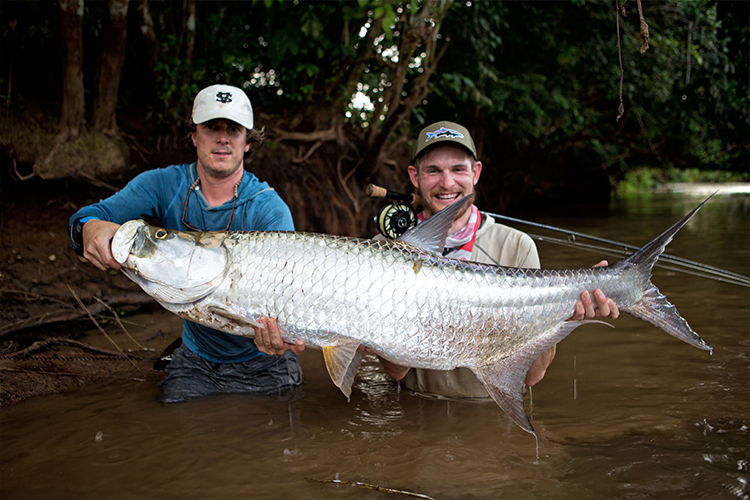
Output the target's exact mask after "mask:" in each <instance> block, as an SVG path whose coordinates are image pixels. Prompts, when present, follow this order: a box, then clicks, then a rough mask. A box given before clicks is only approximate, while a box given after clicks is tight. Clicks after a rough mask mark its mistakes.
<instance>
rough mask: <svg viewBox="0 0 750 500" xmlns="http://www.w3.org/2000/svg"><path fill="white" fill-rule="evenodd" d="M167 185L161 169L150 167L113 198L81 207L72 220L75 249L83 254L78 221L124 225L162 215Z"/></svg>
mask: <svg viewBox="0 0 750 500" xmlns="http://www.w3.org/2000/svg"><path fill="white" fill-rule="evenodd" d="M165 187H166V186H164V179H163V176H162V175H161V172H160V171H159V170H149V171H147V172H144V173H142V174H140V175H138V176H137V177H135V178H134V179H133V180H131V181H130V182H129V183H128V184H127V185H126V186H125V187H124V188H122V189H121V190H120V191H118V192H117V193H115V194H113V195H112V196H110V197H109V198H106V199H104V200H100V201H99V202H98V203H94V204H92V205H88V206H86V207H83V208H81V209H80V210H78V211H77V212H76V213H74V214H73V215H72V216H71V217H70V220H69V221H68V235H69V236H70V242H71V246H72V247H73V250H74V251H75V252H76V253H77V254H78V255H82V252H83V248H82V241H81V234H80V232H81V231H80V229H81V224H76V222H77V221H79V220H84V221H88V220H90V219H92V218H94V219H99V220H106V221H109V222H114V223H116V224H122V223H124V222H127V221H129V220H133V219H148V218H158V215H159V213H160V206H159V200H160V196H159V193H160V192H163V190H164V188H165Z"/></svg>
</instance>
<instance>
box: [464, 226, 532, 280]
mask: <svg viewBox="0 0 750 500" xmlns="http://www.w3.org/2000/svg"><path fill="white" fill-rule="evenodd" d="M477 246H479V247H480V249H481V250H480V252H482V251H484V252H487V253H489V254H490V255H491V256H492V257H493V259H495V260H497V261H498V262H499V264H500V265H501V266H508V267H526V268H538V267H540V264H539V253H538V252H537V248H536V244H535V243H534V240H533V239H532V238H531V236H529V235H528V234H526V233H524V232H523V231H519V230H518V229H514V228H512V227H509V226H506V225H505V224H500V223H499V222H497V221H495V219H493V218H492V217H490V216H487V220H486V221H485V223H484V224H482V227H481V228H480V229H479V231H478V232H477ZM474 253H475V254H477V249H475V250H474ZM482 253H483V252H482ZM477 258H478V259H481V255H480V254H477ZM472 259H474V254H472ZM484 259H485V260H478V261H479V262H485V263H491V262H490V261H489V260H488V259H487V258H486V257H485V258H484Z"/></svg>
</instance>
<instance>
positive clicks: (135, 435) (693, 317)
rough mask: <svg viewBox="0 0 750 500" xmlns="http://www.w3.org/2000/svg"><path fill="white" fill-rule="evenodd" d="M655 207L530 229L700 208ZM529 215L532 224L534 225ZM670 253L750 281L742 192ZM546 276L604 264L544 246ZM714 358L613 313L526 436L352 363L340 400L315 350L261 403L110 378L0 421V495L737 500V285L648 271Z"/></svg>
mask: <svg viewBox="0 0 750 500" xmlns="http://www.w3.org/2000/svg"><path fill="white" fill-rule="evenodd" d="M698 201H699V200H697V199H696V198H694V197H690V196H683V195H674V194H669V195H649V196H643V197H638V198H633V199H629V200H621V201H618V202H616V203H613V205H612V207H611V208H610V212H609V213H606V214H603V215H600V214H598V213H595V212H592V211H591V210H590V209H586V210H581V211H577V210H575V208H573V209H571V211H570V212H569V213H568V214H562V213H560V212H559V211H558V212H556V213H547V214H544V215H543V216H542V215H541V214H540V216H539V217H536V220H539V221H540V222H544V223H548V224H553V225H557V226H563V227H568V228H570V229H574V230H578V231H582V232H588V233H593V234H596V235H598V236H602V237H606V238H610V239H616V240H622V241H626V242H628V243H633V244H641V243H645V242H647V241H649V240H650V239H651V238H652V237H653V236H655V235H656V234H658V233H660V232H661V231H663V230H664V229H665V228H666V227H668V226H670V225H671V224H672V223H673V222H675V221H676V220H677V219H679V218H680V217H681V216H682V215H684V213H686V212H687V211H689V210H690V209H692V208H693V207H694V206H695V205H696V204H697V202H698ZM528 217H529V218H531V216H528ZM668 251H669V252H670V253H672V254H675V255H679V256H683V257H686V258H689V259H691V260H697V261H701V262H705V263H708V264H711V265H714V266H717V267H724V268H728V269H731V270H734V271H736V272H739V273H742V274H745V275H750V197H748V196H744V197H736V196H731V197H729V196H726V197H721V196H717V197H715V198H714V200H712V201H711V202H710V203H709V204H707V205H706V206H705V207H704V209H703V210H702V211H701V212H700V213H699V214H698V216H696V218H695V219H694V221H693V222H691V224H690V225H689V226H688V227H686V228H684V229H683V230H682V231H681V232H680V233H679V234H678V236H677V237H676V238H675V241H674V242H673V243H672V244H671V245H670V247H669V249H668ZM540 252H541V254H542V262H543V264H544V265H545V267H577V266H587V265H591V264H593V263H594V262H596V261H598V256H593V255H587V254H581V253H580V252H577V251H574V250H571V249H567V248H560V247H554V246H540ZM654 282H655V283H656V284H657V286H659V288H660V289H661V290H662V291H663V292H664V293H665V294H666V295H667V296H668V297H669V298H670V300H671V302H672V303H674V304H675V305H676V306H677V308H678V309H679V310H680V311H681V313H682V314H683V316H685V317H686V319H688V321H689V322H690V324H691V326H692V327H693V328H694V330H695V331H697V332H699V333H700V334H701V336H702V337H703V338H704V339H705V340H706V341H707V342H708V343H709V344H711V345H712V346H713V347H714V349H715V350H714V354H713V355H709V354H708V353H707V352H704V351H700V350H698V349H694V348H692V347H690V346H688V345H686V344H684V343H682V342H680V341H678V340H676V339H674V338H672V337H670V336H669V335H667V334H665V333H663V332H661V331H660V330H658V329H656V328H654V327H652V326H650V325H647V324H645V323H643V322H640V321H638V320H635V319H634V318H631V317H629V316H627V315H624V317H622V318H621V319H618V320H617V321H616V322H614V324H615V326H616V328H615V329H610V328H607V327H605V326H602V325H587V326H585V327H582V328H580V329H578V330H576V332H575V333H574V334H573V335H571V336H570V337H568V338H567V339H566V340H565V341H564V342H562V343H561V344H560V346H559V348H558V354H557V358H556V360H555V362H554V363H553V364H552V366H551V367H550V370H549V372H548V375H547V377H546V378H545V380H544V381H543V382H542V383H541V384H539V385H538V386H536V387H535V388H534V390H533V408H532V409H531V412H530V413H531V416H532V420H533V423H534V426H535V428H536V429H537V431H538V434H539V436H540V443H539V459H538V460H537V455H536V443H535V441H534V439H533V437H531V436H530V435H529V434H526V433H525V432H523V431H522V430H521V429H520V428H518V426H516V425H515V424H514V423H512V421H511V420H510V419H509V418H508V417H507V416H506V415H505V414H504V413H503V412H502V411H501V410H499V409H498V408H497V406H496V405H494V404H483V403H463V404H462V403H456V402H446V401H432V400H424V399H417V398H414V397H411V396H409V395H408V394H405V393H403V392H399V390H398V385H397V384H396V383H394V382H393V381H391V380H390V379H388V378H387V377H386V376H385V375H384V374H383V373H382V372H381V371H380V369H379V367H378V365H377V362H376V361H374V360H373V359H372V358H371V357H366V358H365V361H364V363H363V366H362V371H361V373H360V376H359V377H358V378H357V380H356V382H355V386H354V391H353V392H352V396H351V400H350V401H347V399H346V398H345V397H344V396H343V395H342V394H341V392H340V391H339V390H338V389H337V388H336V387H335V386H334V385H333V384H332V383H331V382H330V379H329V378H328V375H327V372H326V370H325V367H324V365H323V361H322V356H321V355H320V353H319V352H317V351H313V350H308V351H306V352H305V353H304V354H303V357H302V363H303V367H304V370H305V383H304V384H303V385H302V386H301V387H300V388H297V389H295V390H294V391H291V392H288V393H283V394H278V395H272V396H246V395H243V396H239V395H224V396H217V397H212V398H205V399H201V400H195V401H191V402H188V403H183V404H177V405H163V404H161V403H158V402H157V400H156V396H157V389H156V384H155V381H154V377H155V374H151V375H150V376H149V379H150V380H149V381H147V382H135V381H112V382H110V383H105V384H101V385H97V386H94V387H86V388H84V389H82V390H81V391H78V392H75V393H72V394H65V395H56V396H50V397H44V398H37V399H35V400H30V401H27V402H24V403H21V404H18V405H14V406H11V407H5V408H0V439H1V442H2V448H1V449H0V497H2V498H4V499H5V498H9V499H15V498H22V499H33V498H59V499H64V498H93V497H97V498H98V497H102V496H105V497H107V498H154V497H159V498H166V499H169V498H186V497H188V498H239V497H250V498H306V499H318V498H319V499H330V498H336V499H339V498H340V499H347V498H356V499H363V498H364V499H368V498H372V499H380V498H385V495H384V494H383V493H381V492H377V491H372V490H364V489H361V488H356V487H353V486H350V485H334V484H329V483H316V482H310V481H307V479H308V478H311V479H318V480H326V479H335V478H338V479H342V480H346V481H352V482H354V481H361V482H365V483H370V484H377V485H380V486H383V487H389V488H396V489H403V490H407V491H412V492H418V493H423V494H427V495H431V496H433V497H435V498H440V499H448V498H476V499H490V498H514V499H524V498H537V499H545V498H554V499H574V498H575V499H578V498H639V499H640V498H660V499H662V498H685V499H687V498H690V499H693V498H697V499H701V498H718V499H731V498H734V499H736V498H748V495H750V489H749V488H748V486H747V484H748V481H749V480H750V472H749V471H748V461H749V460H750V458H749V457H748V451H747V450H748V449H750V446H748V445H749V444H750V443H749V442H748V441H749V439H750V430H749V429H748V425H750V422H748V419H749V416H750V383H749V380H748V373H750V366H749V365H750V362H749V361H750V335H749V334H750V290H748V289H746V288H740V287H737V286H734V285H728V284H726V283H719V282H714V281H709V280H705V279H700V278H697V277H693V276H685V275H680V274H676V273H674V272H672V271H665V270H659V269H657V270H656V271H655V276H654Z"/></svg>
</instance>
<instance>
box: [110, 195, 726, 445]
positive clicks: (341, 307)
mask: <svg viewBox="0 0 750 500" xmlns="http://www.w3.org/2000/svg"><path fill="white" fill-rule="evenodd" d="M469 198H470V196H469V197H466V198H464V199H463V200H459V201H457V202H456V203H453V204H452V205H451V206H449V207H448V208H446V209H444V210H442V211H440V212H439V213H438V214H436V215H434V216H433V217H430V218H428V219H427V220H426V221H424V222H423V223H421V224H419V225H417V226H416V227H414V228H412V229H410V230H409V231H407V232H406V233H404V234H403V235H402V236H401V237H400V238H399V239H398V240H371V239H360V238H349V237H342V236H332V235H325V234H311V233H301V232H205V233H197V232H181V231H173V230H169V229H164V228H159V227H153V226H150V225H148V224H146V223H145V222H143V221H141V220H136V221H129V222H126V223H125V224H123V225H122V226H121V227H120V228H119V230H118V231H117V233H116V234H115V237H114V239H113V240H112V252H113V255H114V257H115V259H116V260H117V261H118V262H119V263H120V264H121V265H122V269H123V272H125V274H127V275H128V277H130V278H131V279H132V280H133V281H135V282H136V283H138V284H139V285H140V286H141V287H142V288H143V289H144V290H145V291H146V292H147V293H148V294H150V295H151V296H152V297H154V298H155V299H156V300H157V301H158V302H159V303H160V304H161V305H162V306H164V307H165V308H166V309H167V310H169V311H172V312H173V313H175V314H177V315H179V316H181V317H183V318H186V319H189V320H191V321H195V322H196V323H200V324H202V325H206V326H209V327H211V328H216V329H218V330H221V331H224V332H228V333H231V334H236V335H243V336H248V337H252V336H253V335H254V330H253V326H257V325H259V324H258V320H259V318H260V317H261V316H269V317H274V318H276V319H277V321H278V323H279V326H280V329H281V332H282V337H283V339H284V340H285V341H286V342H289V343H294V342H296V341H297V340H299V339H302V340H304V341H305V343H306V344H307V345H308V346H314V347H318V348H321V349H322V350H323V353H324V357H325V363H326V367H327V368H328V372H329V374H330V376H331V378H332V380H333V382H334V383H335V384H336V386H338V387H339V388H340V389H341V391H342V392H343V393H344V394H345V395H347V396H349V395H350V393H351V386H352V382H353V379H354V376H355V374H356V372H357V368H358V365H359V362H360V358H361V354H360V351H358V347H359V346H360V345H364V346H366V347H369V348H370V349H372V350H373V351H374V352H375V353H377V354H378V355H379V356H381V357H383V358H385V359H387V360H389V361H391V362H393V363H397V364H399V365H404V366H411V367H420V368H430V369H436V370H451V369H453V368H456V367H466V368H470V369H471V370H472V371H473V372H474V373H475V374H476V376H477V377H478V378H479V380H480V381H481V382H482V383H483V384H484V386H485V387H486V388H487V391H488V392H489V394H490V395H491V396H492V398H493V399H494V400H495V401H496V402H497V404H498V405H500V407H501V408H502V409H503V410H505V411H506V412H507V413H508V414H509V415H510V416H511V417H512V418H513V419H514V420H515V421H516V422H517V423H518V424H519V425H520V426H521V427H522V428H523V429H524V430H526V431H528V432H531V433H534V429H533V427H532V425H531V421H530V420H529V417H528V415H527V414H526V412H525V410H524V403H523V387H524V379H525V376H526V372H527V371H528V370H529V367H530V366H531V364H532V363H533V361H534V360H535V359H536V358H537V357H539V355H541V354H542V353H543V352H545V351H547V350H548V349H550V348H551V347H552V346H554V345H555V344H557V343H558V342H560V341H561V340H562V339H564V338H565V337H566V336H567V335H568V334H569V333H570V332H572V331H573V330H574V329H575V328H576V327H578V326H580V325H582V324H584V323H588V322H591V321H586V320H584V321H569V320H568V319H569V318H570V317H571V315H572V313H573V310H574V305H575V303H576V301H577V300H578V299H579V297H580V294H581V292H583V291H584V290H588V291H589V292H590V293H592V292H593V290H594V289H595V288H600V289H601V290H602V291H603V292H604V294H605V295H606V296H607V297H610V298H612V299H613V300H614V301H615V303H616V304H617V306H618V307H619V309H620V311H624V312H627V313H629V314H632V315H633V316H635V317H637V318H640V319H642V320H645V321H647V322H649V323H652V324H653V325H655V326H657V327H659V328H661V329H662V330H664V331H665V332H667V333H669V334H670V335H672V336H674V337H676V338H678V339H680V340H683V341H685V342H687V343H688V344H690V345H693V346H695V347H697V348H699V349H705V350H710V349H711V348H710V347H709V346H707V345H706V343H705V342H704V341H703V340H702V339H701V338H700V336H699V335H698V334H697V333H695V332H694V331H693V330H692V329H691V328H690V326H689V325H688V324H687V322H686V321H685V320H684V319H683V318H682V317H681V316H680V315H679V314H678V312H677V310H676V309H675V307H674V306H673V305H672V304H670V303H669V302H668V301H667V298H666V297H665V296H664V295H662V294H661V293H660V292H659V290H658V289H657V288H656V286H654V285H653V284H652V283H651V280H650V278H651V270H652V268H653V266H654V264H655V263H656V261H657V259H658V258H659V255H661V254H662V252H663V251H664V248H665V247H666V245H667V244H668V243H669V242H670V241H671V240H672V237H673V236H674V234H675V233H677V231H679V230H680V228H682V226H684V225H685V223H686V222H687V221H688V220H689V219H690V218H691V217H692V216H693V215H694V214H695V213H696V212H697V211H698V210H699V209H700V207H701V206H702V205H703V204H701V205H700V206H698V207H697V208H696V209H695V210H693V211H692V212H690V213H689V214H687V215H686V216H685V217H684V218H683V219H682V220H680V221H679V222H677V223H676V224H675V225H673V226H672V227H671V228H669V229H668V230H667V231H665V232H664V233H663V234H661V235H660V236H659V237H657V238H656V239H655V240H653V241H652V242H651V243H648V244H647V245H646V246H644V247H643V248H641V249H640V250H638V251H637V252H635V253H634V254H632V255H630V256H629V257H627V258H625V259H623V260H621V261H620V262H617V263H616V264H614V265H611V266H607V267H596V268H586V269H567V270H538V269H516V268H508V267H497V266H491V265H484V264H477V263H473V262H467V261H461V260H455V259H450V258H446V257H443V256H442V255H441V252H442V249H443V246H444V245H445V240H446V236H447V234H448V230H449V229H450V226H451V224H452V222H453V220H454V219H455V217H456V215H457V213H458V212H459V210H460V209H461V208H462V206H463V205H464V204H466V203H469V202H470V199H469ZM706 201H707V200H706ZM703 203H705V201H704V202H703Z"/></svg>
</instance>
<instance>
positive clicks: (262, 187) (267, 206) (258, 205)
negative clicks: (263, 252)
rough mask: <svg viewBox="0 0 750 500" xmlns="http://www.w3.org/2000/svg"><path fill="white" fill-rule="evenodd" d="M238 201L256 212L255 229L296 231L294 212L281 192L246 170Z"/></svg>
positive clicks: (246, 208)
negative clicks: (282, 197)
mask: <svg viewBox="0 0 750 500" xmlns="http://www.w3.org/2000/svg"><path fill="white" fill-rule="evenodd" d="M237 203H238V206H239V205H243V206H244V207H245V210H246V211H250V212H252V213H253V214H254V215H253V217H252V220H253V224H252V225H253V229H254V230H259V231H271V230H274V231H294V222H293V220H292V213H291V211H290V210H289V207H288V206H287V204H286V203H285V202H284V200H283V199H281V196H279V193H277V192H276V190H275V189H274V188H272V187H271V186H269V184H268V183H267V182H263V181H260V180H258V178H257V177H256V176H255V175H254V174H252V173H250V172H245V176H244V178H243V179H242V184H241V186H240V190H239V192H238V193H237Z"/></svg>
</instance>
